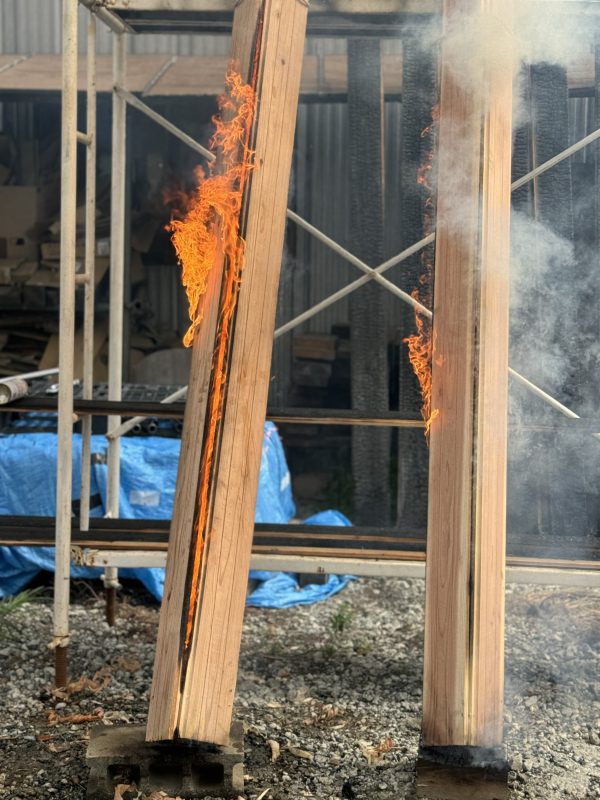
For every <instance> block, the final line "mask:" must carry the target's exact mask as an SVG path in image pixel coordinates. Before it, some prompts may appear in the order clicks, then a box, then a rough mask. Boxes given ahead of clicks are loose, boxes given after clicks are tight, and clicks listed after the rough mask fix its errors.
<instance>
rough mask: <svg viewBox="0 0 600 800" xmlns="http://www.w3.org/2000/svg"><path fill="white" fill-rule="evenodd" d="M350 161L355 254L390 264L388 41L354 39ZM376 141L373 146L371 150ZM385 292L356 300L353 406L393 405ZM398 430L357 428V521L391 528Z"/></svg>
mask: <svg viewBox="0 0 600 800" xmlns="http://www.w3.org/2000/svg"><path fill="white" fill-rule="evenodd" d="M347 63H348V139H349V141H348V158H349V166H350V192H351V198H352V200H351V219H350V239H351V249H352V251H353V252H354V253H355V254H356V255H357V256H358V257H359V258H360V259H362V260H363V261H365V262H366V263H367V264H372V265H376V264H380V263H381V262H382V261H383V231H384V208H383V202H384V196H383V152H384V147H383V83H382V74H381V42H380V41H379V40H377V39H362V38H359V39H349V40H348V62H347ZM365 142H370V143H371V147H365ZM384 299H385V298H384V294H383V292H382V290H381V287H379V286H377V285H376V284H375V282H374V281H372V282H370V283H368V284H367V285H366V286H363V287H362V288H361V289H360V291H358V292H354V293H353V294H352V297H351V298H350V341H351V393H352V407H353V408H354V409H355V410H357V411H361V412H363V413H367V411H368V410H369V409H370V411H371V412H373V411H375V412H376V413H386V412H387V411H388V409H389V377H388V373H389V369H388V363H387V338H388V337H387V330H386V318H385V305H384ZM390 443H391V438H390V432H389V431H388V430H386V429H381V430H377V431H365V430H362V429H360V428H356V429H354V430H353V432H352V477H353V484H354V502H353V507H354V518H355V519H356V521H357V522H358V523H360V524H364V523H365V522H366V521H367V520H372V521H373V522H374V523H375V524H376V525H386V524H388V523H389V516H390V487H389V479H388V475H389V464H390Z"/></svg>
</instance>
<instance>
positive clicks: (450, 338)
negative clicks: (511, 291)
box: [423, 0, 512, 746]
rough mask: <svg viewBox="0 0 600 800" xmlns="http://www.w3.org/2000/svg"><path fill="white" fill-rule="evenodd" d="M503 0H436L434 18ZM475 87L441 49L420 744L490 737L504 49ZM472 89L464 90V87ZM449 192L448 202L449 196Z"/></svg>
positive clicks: (504, 249)
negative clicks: (434, 413)
mask: <svg viewBox="0 0 600 800" xmlns="http://www.w3.org/2000/svg"><path fill="white" fill-rule="evenodd" d="M483 12H485V13H486V14H487V15H491V16H492V18H495V24H496V26H497V28H498V30H499V31H500V32H501V33H503V32H505V31H506V30H507V29H508V27H507V26H509V25H510V9H509V5H508V4H506V3H505V2H502V0H446V1H445V3H444V14H445V21H446V22H447V21H448V20H449V19H451V18H452V17H453V16H454V15H456V14H466V15H473V17H475V16H476V15H477V14H480V13H483ZM502 52H503V54H502V57H499V58H498V59H497V60H496V61H495V62H494V65H493V66H494V69H493V71H491V74H490V73H488V72H485V71H483V70H482V71H481V74H480V75H478V76H477V80H478V81H479V82H478V83H477V84H471V83H466V84H465V82H464V81H461V80H460V79H459V78H458V77H457V75H456V71H455V70H454V69H453V65H452V64H451V63H449V62H448V54H447V51H446V49H445V46H443V47H442V54H441V58H442V63H441V96H440V121H439V151H438V170H439V172H438V200H437V236H436V262H435V296H434V323H433V330H434V343H435V344H434V354H433V395H432V407H433V408H434V409H438V411H439V416H438V417H437V418H436V419H435V420H434V422H433V425H432V429H431V437H430V473H429V476H430V478H429V512H428V513H429V519H428V540H427V591H426V623H425V668H424V688H423V692H424V694H423V742H424V743H425V744H427V745H463V744H464V745H481V746H492V745H495V744H499V743H500V742H501V741H502V703H503V672H504V661H503V638H504V562H505V506H506V419H507V384H506V374H507V367H508V307H509V297H508V285H509V281H508V269H509V252H508V243H509V218H510V157H511V109H512V95H511V92H512V82H511V70H510V51H509V49H508V48H506V49H505V51H502ZM475 87H476V88H475ZM457 198H460V202H457Z"/></svg>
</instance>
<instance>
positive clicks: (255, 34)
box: [146, 0, 307, 744]
mask: <svg viewBox="0 0 600 800" xmlns="http://www.w3.org/2000/svg"><path fill="white" fill-rule="evenodd" d="M306 15H307V6H306V4H305V3H304V2H302V0H242V2H241V3H239V4H238V5H237V7H236V11H235V16H234V27H233V44H232V50H233V59H234V61H235V62H236V63H237V64H238V65H239V70H240V74H241V75H242V77H243V79H244V80H249V81H251V82H253V83H254V84H255V88H256V93H257V98H258V107H257V112H256V118H255V121H254V129H253V139H252V142H251V146H252V148H253V150H254V164H255V168H254V172H253V173H252V177H251V181H250V183H249V184H248V187H247V189H246V193H245V198H244V204H243V208H242V219H241V233H242V235H243V237H244V239H245V241H246V254H245V266H244V269H243V272H242V276H241V282H240V285H239V293H238V294H237V306H236V310H235V315H234V317H233V322H232V324H231V329H230V338H229V342H230V344H229V350H228V353H227V365H226V366H227V383H226V385H227V389H226V399H225V404H224V407H223V410H222V414H221V417H220V421H219V432H218V438H217V440H216V443H215V457H214V462H213V463H214V467H213V470H212V473H211V475H210V484H209V493H208V497H209V500H208V503H209V505H208V509H209V511H208V515H207V520H208V522H207V526H206V535H205V538H204V543H203V548H202V553H201V555H202V563H201V570H200V574H199V575H198V576H196V586H195V587H189V586H188V587H185V579H186V575H188V574H189V561H190V558H191V555H190V544H192V545H193V542H194V535H195V531H194V527H195V526H196V524H197V515H198V502H199V500H198V490H199V488H201V487H199V486H198V481H199V468H200V462H201V454H200V453H199V449H200V447H201V444H202V427H204V426H203V412H195V416H192V412H190V413H189V414H188V416H187V417H186V421H185V430H184V440H185V441H186V442H187V443H188V446H189V450H188V452H186V453H184V454H183V456H182V466H181V469H180V474H179V477H178V489H177V498H176V508H175V509H174V518H173V524H172V529H171V540H170V543H169V560H168V564H167V587H166V591H165V596H164V600H163V607H162V609H161V619H160V627H159V635H158V643H157V656H156V661H155V671H154V679H153V684H152V692H151V699H150V709H149V716H148V726H147V733H146V736H147V739H148V740H161V739H172V738H177V737H180V738H184V739H193V740H198V741H206V742H213V743H220V744H223V743H227V741H228V739H229V730H230V725H231V717H232V707H233V697H234V692H235V684H236V675H237V664H238V657H239V648H240V640H241V629H242V621H243V613H244V605H245V595H246V583H247V575H248V570H249V564H250V552H251V546H252V535H253V529H254V509H255V503H256V492H257V487H258V473H259V467H260V458H261V451H262V438H263V422H264V418H265V411H266V402H267V392H268V385H269V371H270V359H271V349H272V339H273V329H274V321H275V305H276V301H277V288H278V278H279V269H280V264H281V255H282V246H283V235H284V228H285V208H286V204H287V193H288V181H289V170H290V164H291V155H292V146H293V139H294V129H295V120H296V108H297V102H298V93H299V85H300V73H301V66H302V53H303V48H304V36H305V28H306ZM222 301H223V298H222V297H221V303H222ZM215 305H216V304H215ZM221 311H222V309H221ZM218 324H219V325H221V324H222V316H221V319H220V321H219V323H218ZM203 326H204V322H203V323H202V325H201V326H200V328H199V332H201V331H202V327H203ZM207 335H208V336H209V337H211V336H212V335H213V334H212V332H211V331H210V330H209V332H208V334H207ZM194 364H195V367H194V369H196V370H200V369H201V367H200V365H199V364H198V363H197V362H196V361H194ZM203 380H205V376H204V378H203ZM204 385H205V383H203V382H202V380H200V381H199V382H198V383H197V384H196V386H197V389H198V388H201V386H204ZM214 386H215V379H214V376H213V378H212V382H211V388H210V392H213V391H214ZM190 400H192V394H191V392H190V398H189V399H188V405H189V404H190ZM194 401H195V398H194V400H192V402H194ZM186 413H187V412H186ZM196 425H198V426H200V427H198V428H195V430H193V428H194V427H195V426H196ZM183 459H187V460H188V461H189V463H188V464H187V465H185V464H184V463H183ZM178 503H179V505H180V506H181V508H177V504H178ZM190 588H191V589H194V590H195V589H197V590H198V602H197V606H196V607H195V608H193V607H191V606H190V595H189V591H190ZM186 619H187V620H188V621H190V620H191V623H190V628H189V630H188V633H189V635H186V630H185V625H184V624H182V623H183V622H184V621H185V620H186Z"/></svg>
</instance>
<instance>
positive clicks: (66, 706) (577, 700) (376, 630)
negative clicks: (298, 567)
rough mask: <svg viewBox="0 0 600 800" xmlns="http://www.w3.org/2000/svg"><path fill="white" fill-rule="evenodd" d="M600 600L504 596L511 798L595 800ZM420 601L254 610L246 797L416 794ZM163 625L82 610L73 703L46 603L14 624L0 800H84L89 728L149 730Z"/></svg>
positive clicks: (394, 589)
mask: <svg viewBox="0 0 600 800" xmlns="http://www.w3.org/2000/svg"><path fill="white" fill-rule="evenodd" d="M599 596H600V591H583V590H573V591H569V590H566V589H558V588H554V589H553V588H548V587H533V586H517V587H509V590H508V595H507V620H508V622H507V689H506V742H507V749H508V756H509V760H510V762H511V765H512V767H513V771H512V772H511V774H510V786H511V790H512V791H511V800H517V798H539V799H540V800H542V799H543V800H554V798H563V797H564V798H577V800H591V799H592V798H600V675H599V674H598V660H597V659H598V647H599V644H600V611H599V610H598V609H599V605H600V604H599V603H598V601H599ZM423 599H424V592H423V582H422V581H418V580H414V581H408V580H401V579H387V580H384V579H361V580H360V581H356V582H354V583H352V584H351V585H350V586H349V587H348V588H347V589H346V590H345V591H344V592H342V593H341V594H340V595H338V596H337V597H335V598H333V599H332V600H329V601H327V602H325V603H321V604H318V605H315V606H309V607H300V608H294V609H289V610H285V611H272V610H262V609H260V610H259V609H249V610H248V611H247V614H246V623H245V628H244V640H243V645H242V657H241V664H240V674H239V684H238V710H237V713H238V715H239V717H240V718H241V719H242V720H243V721H244V723H245V726H246V761H245V769H246V773H247V776H246V793H245V795H244V797H245V798H247V800H257V799H258V798H259V797H260V798H261V800H262V798H264V800H268V798H273V800H292V798H293V800H300V798H316V799H317V800H329V799H330V798H346V800H352V799H353V798H355V799H356V800H384V798H385V800H388V798H394V800H396V798H398V799H399V798H412V797H414V763H415V757H416V754H417V747H418V740H419V727H420V711H421V670H422V643H423V635H422V631H423ZM157 619H158V609H157V608H156V606H152V605H150V604H146V605H144V604H141V605H140V604H134V603H133V602H132V598H131V596H130V597H129V601H127V600H126V601H125V602H124V603H123V605H122V606H121V614H120V618H119V621H118V624H117V625H116V627H115V628H113V629H109V628H108V627H107V626H106V624H105V622H104V618H103V606H102V604H101V603H100V602H99V601H97V600H93V599H92V600H90V601H87V602H82V601H81V598H80V599H79V601H78V602H76V603H75V604H74V605H73V609H72V625H73V630H74V639H73V644H72V647H71V659H72V663H71V675H72V676H73V678H74V682H73V684H71V685H70V687H69V691H68V692H67V693H64V694H63V695H62V696H56V695H55V694H53V693H52V690H51V680H52V676H53V667H52V664H51V659H50V657H49V655H48V652H47V651H46V647H45V645H46V642H47V641H48V640H49V638H50V626H51V607H50V604H49V602H48V601H42V602H37V603H30V604H28V605H26V606H23V607H22V608H20V609H19V610H17V611H15V612H14V613H13V614H11V615H10V616H9V617H8V618H7V619H6V620H5V622H4V623H3V626H2V628H0V697H1V698H2V703H1V707H0V798H2V799H3V800H4V798H6V799H7V800H20V799H23V800H24V799H25V798H40V799H41V798H44V800H46V798H56V800H63V799H64V800H83V798H84V797H85V783H86V777H87V772H86V767H85V751H86V739H87V736H88V728H89V725H90V720H95V724H105V725H113V724H119V723H142V722H144V719H145V715H146V709H147V703H148V688H149V684H150V679H151V669H152V659H153V651H154V642H155V636H156V625H157ZM274 756H276V758H275V760H273V757H274ZM265 790H267V791H266V792H265ZM124 797H125V798H135V797H137V793H126V794H125V795H124ZM158 797H159V796H158V795H157V794H156V793H155V795H154V796H153V798H152V800H158Z"/></svg>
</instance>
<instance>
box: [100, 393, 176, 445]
mask: <svg viewBox="0 0 600 800" xmlns="http://www.w3.org/2000/svg"><path fill="white" fill-rule="evenodd" d="M187 390H188V387H187V386H183V387H182V388H181V389H177V391H176V392H173V394H170V395H168V397H165V398H164V399H163V400H161V401H160V402H161V403H163V404H164V403H174V402H175V401H176V400H179V399H180V398H182V397H184V396H185V394H186V393H187ZM152 416H154V414H153V415H152ZM145 419H147V417H146V416H137V417H132V418H131V419H128V420H127V421H126V422H122V423H121V424H120V425H119V427H118V428H115V429H114V430H112V431H109V432H108V433H107V434H106V438H107V439H109V440H110V439H118V438H119V436H123V434H124V433H127V431H130V430H131V429H132V428H135V426H136V425H139V424H140V422H143V420H145Z"/></svg>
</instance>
